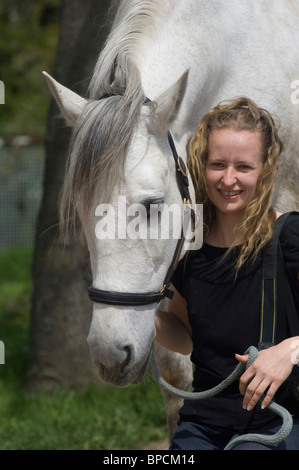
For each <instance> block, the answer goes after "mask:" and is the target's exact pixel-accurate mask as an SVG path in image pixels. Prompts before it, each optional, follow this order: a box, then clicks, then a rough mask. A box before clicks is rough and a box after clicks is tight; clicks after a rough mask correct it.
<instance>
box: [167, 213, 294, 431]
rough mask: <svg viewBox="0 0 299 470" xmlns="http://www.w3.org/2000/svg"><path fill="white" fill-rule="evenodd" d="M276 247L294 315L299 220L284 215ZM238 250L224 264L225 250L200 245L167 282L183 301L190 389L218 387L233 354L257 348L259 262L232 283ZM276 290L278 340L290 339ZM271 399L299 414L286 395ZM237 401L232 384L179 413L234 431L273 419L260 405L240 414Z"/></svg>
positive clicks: (233, 362) (187, 403)
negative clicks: (189, 352) (190, 347)
mask: <svg viewBox="0 0 299 470" xmlns="http://www.w3.org/2000/svg"><path fill="white" fill-rule="evenodd" d="M280 243H281V246H282V251H283V257H284V263H285V267H286V271H287V274H288V278H289V280H290V284H291V288H292V292H293V296H294V299H295V303H296V305H297V306H298V314H299V281H298V278H297V276H298V273H299V216H298V217H297V215H290V216H289V218H288V219H287V221H286V223H285V225H284V227H283V229H282V232H281V235H280ZM237 250H238V248H235V249H234V251H233V252H232V253H231V254H230V256H229V257H227V258H224V260H223V259H222V258H223V256H224V254H225V252H226V248H217V247H213V246H211V245H208V244H206V243H204V244H203V246H202V248H201V249H200V250H198V251H195V252H189V254H188V256H187V257H186V258H185V259H183V260H182V261H181V262H180V263H179V265H178V267H177V270H176V272H175V274H174V277H173V280H172V283H173V285H174V286H175V287H176V289H177V290H178V291H179V292H180V294H181V295H182V296H183V297H184V298H185V300H186V302H187V308H188V315H189V321H190V324H191V327H192V339H193V352H192V356H191V359H192V362H193V363H194V366H195V368H194V382H193V387H194V391H202V390H207V389H210V388H212V387H214V386H215V385H217V384H219V383H220V382H221V381H222V380H223V379H224V378H226V377H227V376H228V375H229V374H230V373H231V372H232V371H233V369H234V368H235V367H236V365H237V364H238V362H237V360H236V359H235V353H239V354H244V352H245V351H246V349H247V348H248V347H249V346H251V345H253V346H256V347H257V346H258V341H259V329H260V307H261V290H262V289H261V285H262V281H261V276H262V261H261V258H260V259H258V260H256V262H255V263H252V262H247V263H245V264H244V266H243V267H242V268H241V270H240V271H239V274H238V276H237V278H236V279H235V273H234V271H233V270H232V268H231V266H232V261H233V259H234V257H235V256H236V251H237ZM279 287H280V286H279V285H278V318H277V342H280V341H282V340H283V339H285V338H287V337H290V336H291V335H290V331H289V328H288V322H287V317H286V313H285V308H284V303H283V299H282V293H281V291H280V288H279ZM281 389H282V387H281ZM275 399H276V401H277V402H278V403H281V404H283V405H284V406H287V407H288V408H289V409H290V410H291V412H292V413H293V414H294V413H295V414H297V412H296V410H298V414H299V403H298V402H293V401H292V400H290V399H289V397H287V401H286V397H285V393H284V392H283V390H281V393H279V391H278V392H277V394H276V397H275ZM242 400H243V397H242V396H241V395H240V393H239V382H238V381H236V382H235V383H234V384H232V385H231V386H230V387H229V388H227V389H226V390H224V391H223V392H222V393H220V394H218V395H217V396H215V397H212V398H209V399H204V400H196V401H193V400H185V402H184V406H183V407H182V409H181V411H180V415H181V417H183V418H185V419H188V420H192V421H196V422H198V423H200V424H202V425H205V426H207V427H210V428H213V429H214V430H215V429H219V430H221V428H225V429H226V430H231V431H234V432H249V431H251V432H252V431H255V430H258V429H259V428H260V427H261V426H263V425H264V424H266V423H268V422H270V421H272V420H273V419H274V418H276V417H277V415H274V414H273V413H272V412H271V411H270V410H267V409H265V410H261V408H260V406H259V404H258V405H257V406H256V407H255V409H254V411H252V412H248V411H247V410H243V408H242Z"/></svg>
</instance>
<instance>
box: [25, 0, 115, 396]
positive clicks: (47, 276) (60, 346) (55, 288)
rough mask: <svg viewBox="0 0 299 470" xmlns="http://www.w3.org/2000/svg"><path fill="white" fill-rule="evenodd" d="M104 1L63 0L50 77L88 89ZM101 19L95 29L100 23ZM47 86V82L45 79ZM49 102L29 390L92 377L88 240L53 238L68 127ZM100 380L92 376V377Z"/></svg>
mask: <svg viewBox="0 0 299 470" xmlns="http://www.w3.org/2000/svg"><path fill="white" fill-rule="evenodd" d="M109 5H110V0H86V1H84V2H82V1H81V0H63V1H62V5H61V22H60V38H59V43H58V49H57V57H56V65H55V68H54V72H53V75H54V77H55V78H56V79H57V80H58V81H59V82H60V83H63V84H64V85H65V86H67V87H69V88H71V89H73V90H74V91H76V93H79V94H81V95H82V96H84V95H86V90H87V87H88V84H89V78H90V77H91V74H92V70H93V67H94V65H95V62H96V58H97V55H98V53H99V51H100V47H101V45H102V43H103V42H104V40H105V39H106V37H107V34H108V27H109V24H108V22H107V13H108V10H109ZM99 25H101V27H100V28H99ZM45 86H46V83H45ZM57 115H58V109H57V107H56V104H55V103H54V101H53V100H51V105H50V112H49V118H48V124H47V133H46V144H45V145H46V168H45V177H44V194H43V200H42V203H41V208H40V213H39V216H38V222H37V229H36V241H35V250H34V260H33V286H34V291H33V301H32V311H31V325H30V354H29V363H28V374H27V384H26V385H27V388H30V389H32V388H54V387H69V386H73V385H82V384H85V383H89V382H91V381H93V380H94V379H95V376H96V375H95V369H94V367H93V365H92V363H91V359H90V356H89V350H88V345H87V342H86V336H87V333H88V329H89V324H90V321H91V303H90V301H89V299H88V296H87V286H88V282H87V281H88V273H89V261H88V253H87V249H86V246H85V244H84V242H83V243H80V242H79V240H78V239H76V238H75V237H73V238H72V239H71V240H70V243H69V244H68V245H67V246H65V245H64V244H63V242H62V241H61V239H60V237H59V234H58V232H59V228H58V207H57V201H58V198H59V192H60V189H61V185H62V182H63V178H64V169H65V161H66V154H67V147H68V142H69V138H70V129H69V128H66V126H65V124H64V123H63V122H62V121H60V120H58V119H57ZM97 380H98V379H97Z"/></svg>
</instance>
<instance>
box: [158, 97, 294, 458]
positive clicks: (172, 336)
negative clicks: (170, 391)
mask: <svg viewBox="0 0 299 470" xmlns="http://www.w3.org/2000/svg"><path fill="white" fill-rule="evenodd" d="M281 151H282V143H281V141H280V138H279V136H278V132H277V128H276V126H275V123H274V121H273V119H272V117H271V115H270V114H269V113H268V112H267V111H266V110H264V109H261V108H259V107H258V106H256V105H255V104H254V103H253V102H252V101H251V100H249V99H246V98H240V99H237V100H235V101H233V102H231V103H228V104H222V105H219V106H217V107H215V108H214V109H212V110H211V111H210V112H209V113H208V114H207V115H205V116H204V118H203V119H202V121H201V124H200V127H199V129H198V131H197V134H196V135H195V137H194V138H193V140H192V142H191V145H190V155H189V169H190V173H191V175H192V178H193V181H194V186H195V191H196V202H197V203H202V204H203V208H204V243H203V246H202V248H201V249H200V250H198V251H196V252H192V251H191V252H189V253H188V255H187V256H186V257H185V259H184V260H183V261H182V262H181V263H180V264H179V266H178V268H177V270H176V272H175V275H174V278H173V281H172V289H173V290H174V297H173V299H172V300H171V301H170V302H169V306H168V312H162V311H158V313H157V316H156V328H157V337H156V340H157V341H158V342H159V343H160V344H162V345H163V346H165V347H167V348H169V349H171V350H174V351H178V352H180V353H182V354H189V353H192V356H191V359H192V361H193V363H194V366H195V367H194V390H195V391H202V390H207V389H210V388H212V387H214V386H215V385H217V384H219V383H220V382H221V381H222V380H223V379H224V378H226V377H227V376H228V375H229V374H230V373H231V372H232V370H233V369H234V368H235V367H236V365H237V363H238V361H239V362H242V363H244V364H245V363H246V362H247V360H248V356H247V355H244V351H246V349H247V348H248V347H249V346H251V345H253V346H256V347H257V346H258V337H259V326H260V304H261V262H262V261H261V257H262V252H263V247H264V246H265V245H266V243H267V242H268V241H269V240H270V239H271V237H272V233H273V225H274V223H275V220H276V218H277V217H279V216H280V215H281V214H280V213H278V212H276V211H274V209H273V208H272V207H271V198H272V193H273V187H274V182H275V177H276V173H277V168H278V158H279V155H280V153H281ZM280 243H281V246H282V251H283V257H284V263H285V267H286V270H287V273H288V277H289V280H290V283H291V287H292V291H293V295H294V299H295V302H296V305H297V306H298V307H297V308H298V314H299V289H298V288H299V281H298V279H299V277H298V273H299V217H296V214H295V215H291V216H290V217H289V219H288V220H287V222H286V224H285V226H284V228H283V230H282V233H281V236H280ZM278 302H279V303H278V320H277V322H278V324H277V343H276V345H275V346H273V347H271V348H269V349H265V350H261V351H260V352H259V355H258V358H257V359H256V360H255V362H254V363H253V364H252V365H251V366H250V367H249V368H248V369H247V370H246V371H245V372H244V373H243V375H242V376H241V378H240V381H239V383H238V382H237V381H236V382H235V383H234V384H233V385H231V386H230V387H229V388H228V389H226V390H225V391H224V392H222V393H220V394H219V395H217V396H215V397H213V398H209V399H205V400H196V401H194V400H189V401H188V400H186V401H185V403H184V405H183V407H182V409H181V410H180V421H179V426H178V429H177V431H176V433H175V434H174V436H173V439H172V444H171V449H185V450H186V449H192V450H194V449H199V450H201V449H206V450H211V449H223V448H224V447H225V446H226V445H227V443H228V442H229V441H230V439H231V438H232V437H233V436H235V435H236V434H239V435H241V434H244V433H248V432H259V433H263V432H265V433H267V434H271V433H272V432H276V431H277V429H278V428H279V427H280V426H281V419H280V418H278V417H277V415H275V414H274V413H273V412H271V411H270V410H268V409H267V406H268V405H269V403H270V402H271V400H272V399H273V398H274V397H275V400H276V402H278V403H281V404H282V405H283V406H286V407H287V408H288V409H289V410H290V412H291V413H292V414H293V416H294V425H293V430H292V432H291V434H290V436H289V438H288V439H287V440H286V442H284V443H282V444H280V445H279V446H278V447H276V448H277V449H284V448H285V449H299V402H296V401H295V400H294V399H293V398H292V397H291V396H290V395H289V393H288V392H286V390H285V388H283V387H280V386H281V385H282V384H283V383H284V381H285V380H286V379H287V377H288V376H289V375H290V374H291V372H292V369H293V367H297V366H294V364H293V363H292V361H291V353H292V352H293V350H292V349H291V343H292V342H293V341H294V340H299V336H296V337H290V331H289V327H288V323H287V318H286V314H285V311H284V305H283V300H282V296H281V292H280V290H279V286H278ZM298 334H299V332H298ZM263 394H264V398H263V400H262V402H261V403H258V401H259V399H260V398H261V396H262V395H263ZM257 448H259V449H267V447H264V446H261V445H259V444H253V443H248V444H244V445H241V444H240V445H238V446H236V447H235V449H257Z"/></svg>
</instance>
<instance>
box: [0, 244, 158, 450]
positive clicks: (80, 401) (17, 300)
mask: <svg viewBox="0 0 299 470" xmlns="http://www.w3.org/2000/svg"><path fill="white" fill-rule="evenodd" d="M31 259H32V250H31V249H18V250H17V249H16V250H10V251H7V252H4V251H0V339H1V340H2V341H4V343H5V364H4V365H0V422H1V426H0V449H1V450H12V449H18V450H28V449H29V450H30V449H32V450H49V449H57V450H64V449H70V450H75V449H83V450H89V449H98V450H99V449H100V450H117V449H120V450H123V449H127V450H130V449H140V448H142V447H143V446H145V445H146V444H148V443H149V442H152V441H158V440H162V439H166V438H167V431H166V423H165V411H164V406H163V401H162V397H161V393H160V391H159V389H158V386H157V384H156V383H155V382H154V380H153V379H152V378H151V377H150V376H148V377H147V378H146V380H145V382H144V383H142V384H140V385H135V386H131V387H128V388H126V389H117V388H115V387H110V386H107V385H99V386H94V385H93V386H88V387H86V388H85V389H83V390H60V391H52V392H45V391H43V392H38V393H37V392H36V393H34V394H30V395H29V394H26V393H25V392H24V388H23V386H24V381H25V376H26V362H27V356H28V334H29V314H30V298H31V290H32V285H31V276H30V267H31Z"/></svg>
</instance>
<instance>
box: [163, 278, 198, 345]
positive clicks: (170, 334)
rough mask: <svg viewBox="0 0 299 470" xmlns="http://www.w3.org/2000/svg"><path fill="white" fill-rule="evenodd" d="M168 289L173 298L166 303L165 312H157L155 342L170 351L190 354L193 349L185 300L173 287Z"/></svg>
mask: <svg viewBox="0 0 299 470" xmlns="http://www.w3.org/2000/svg"><path fill="white" fill-rule="evenodd" d="M170 289H171V290H173V291H174V296H173V298H172V299H171V300H169V301H168V309H167V311H164V310H158V311H157V313H156V318H155V324H156V338H155V339H156V341H157V343H159V344H161V346H164V347H165V348H167V349H170V350H171V351H175V352H179V353H181V354H190V353H191V352H192V349H193V344H192V339H191V327H190V323H189V320H188V313H187V307H186V301H185V299H184V298H183V297H182V296H181V295H180V294H179V292H178V291H177V290H176V289H175V287H174V286H173V285H171V286H170Z"/></svg>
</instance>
